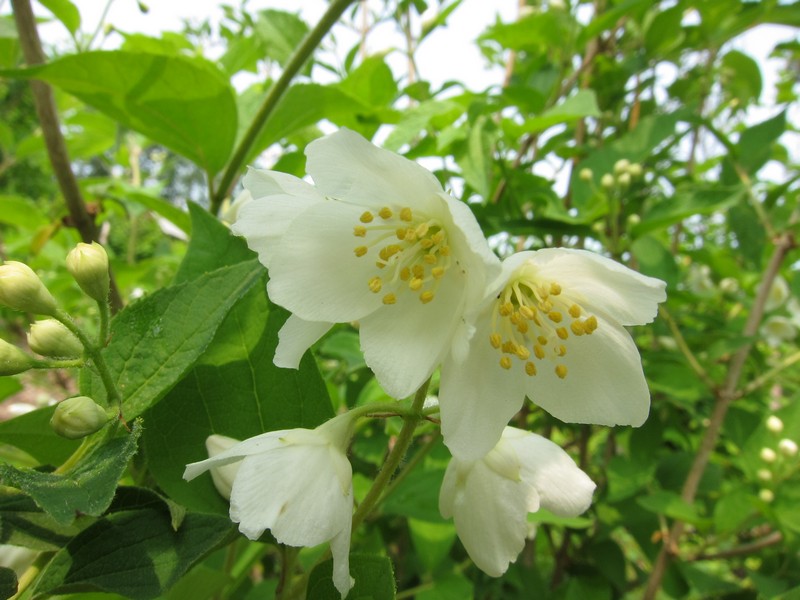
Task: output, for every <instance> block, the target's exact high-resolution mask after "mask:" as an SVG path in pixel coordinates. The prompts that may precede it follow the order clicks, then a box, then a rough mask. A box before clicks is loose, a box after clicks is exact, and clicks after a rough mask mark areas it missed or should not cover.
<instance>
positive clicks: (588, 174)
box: [578, 167, 594, 183]
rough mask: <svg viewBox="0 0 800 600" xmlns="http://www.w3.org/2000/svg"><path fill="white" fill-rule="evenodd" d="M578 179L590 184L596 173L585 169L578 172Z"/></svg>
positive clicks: (587, 168)
mask: <svg viewBox="0 0 800 600" xmlns="http://www.w3.org/2000/svg"><path fill="white" fill-rule="evenodd" d="M578 177H580V179H581V181H585V182H586V183H589V182H590V181H591V180H592V178H593V177H594V173H593V172H592V170H591V169H590V168H589V167H584V168H582V169H581V170H580V171H578Z"/></svg>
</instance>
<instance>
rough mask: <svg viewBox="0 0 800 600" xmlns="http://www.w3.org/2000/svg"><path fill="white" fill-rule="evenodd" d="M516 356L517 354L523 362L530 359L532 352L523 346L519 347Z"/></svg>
mask: <svg viewBox="0 0 800 600" xmlns="http://www.w3.org/2000/svg"><path fill="white" fill-rule="evenodd" d="M514 354H516V355H517V356H518V357H519V358H520V359H521V360H528V358H530V356H531V352H530V350H528V349H527V348H526V347H525V346H521V345H520V346H517V351H516V352H515V353H514Z"/></svg>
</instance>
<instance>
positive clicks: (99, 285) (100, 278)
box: [67, 242, 109, 302]
mask: <svg viewBox="0 0 800 600" xmlns="http://www.w3.org/2000/svg"><path fill="white" fill-rule="evenodd" d="M67 270H68V271H69V272H70V274H71V275H72V277H74V278H75V281H77V282H78V285H79V286H81V289H82V290H83V291H84V292H85V293H86V295H87V296H89V297H90V298H92V299H94V300H97V301H98V302H106V301H108V288H109V278H108V254H106V251H105V248H103V247H102V246H101V245H100V244H98V243H97V242H92V243H91V244H84V243H83V242H81V243H80V244H78V245H77V246H75V248H73V249H72V250H71V251H70V253H69V254H68V255H67Z"/></svg>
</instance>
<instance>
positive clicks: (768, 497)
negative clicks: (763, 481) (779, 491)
mask: <svg viewBox="0 0 800 600" xmlns="http://www.w3.org/2000/svg"><path fill="white" fill-rule="evenodd" d="M758 497H759V498H761V500H762V501H763V502H766V503H768V504H769V503H770V502H772V501H773V500H775V494H773V493H772V490H766V489H764V490H761V491H759V492H758Z"/></svg>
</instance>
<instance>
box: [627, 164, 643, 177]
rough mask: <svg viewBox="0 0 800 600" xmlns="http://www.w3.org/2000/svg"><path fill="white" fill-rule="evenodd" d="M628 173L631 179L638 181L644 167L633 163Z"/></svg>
mask: <svg viewBox="0 0 800 600" xmlns="http://www.w3.org/2000/svg"><path fill="white" fill-rule="evenodd" d="M628 173H629V174H630V176H631V177H633V178H635V179H637V178H639V177H641V176H642V165H640V164H639V163H631V164H630V166H629V167H628Z"/></svg>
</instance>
